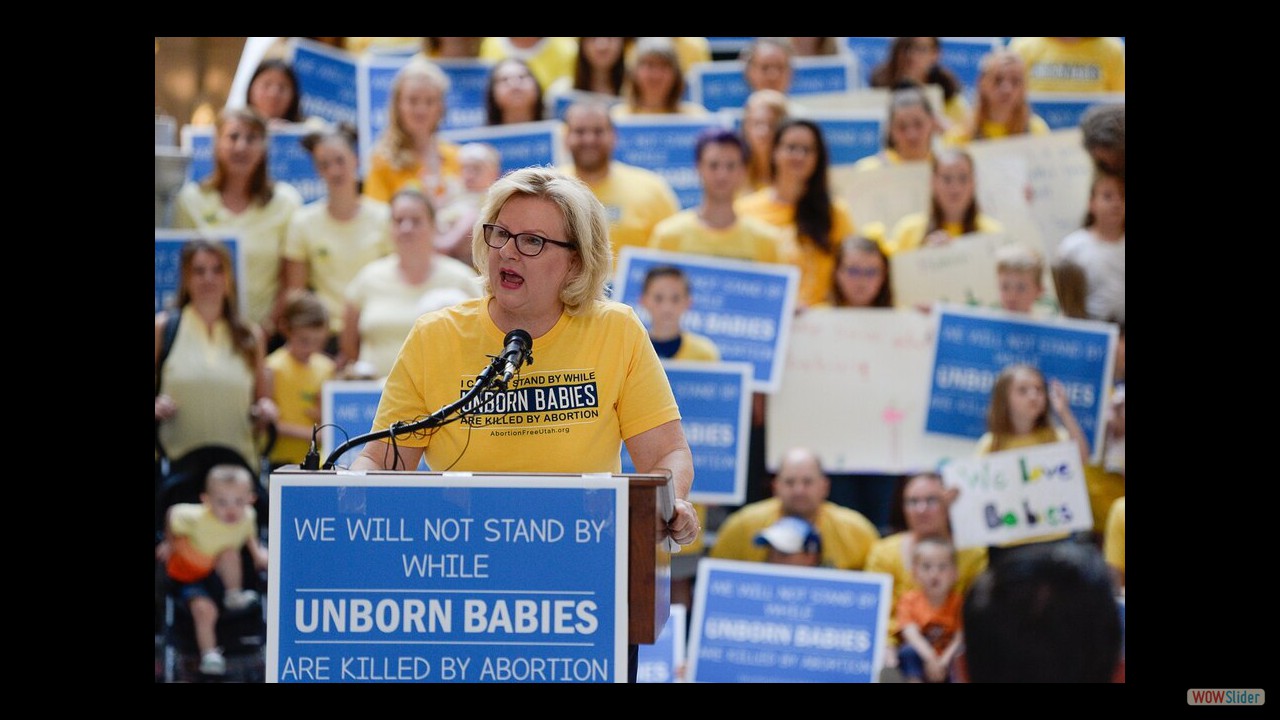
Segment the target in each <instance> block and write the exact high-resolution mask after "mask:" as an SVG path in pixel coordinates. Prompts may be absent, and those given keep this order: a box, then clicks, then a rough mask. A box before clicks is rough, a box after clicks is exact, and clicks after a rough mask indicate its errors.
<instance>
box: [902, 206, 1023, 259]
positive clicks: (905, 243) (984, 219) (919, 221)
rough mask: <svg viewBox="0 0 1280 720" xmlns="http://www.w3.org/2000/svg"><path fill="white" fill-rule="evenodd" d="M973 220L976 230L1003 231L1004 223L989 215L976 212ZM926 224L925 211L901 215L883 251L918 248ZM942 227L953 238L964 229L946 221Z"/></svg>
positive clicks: (987, 231) (904, 250)
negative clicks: (976, 215) (976, 214)
mask: <svg viewBox="0 0 1280 720" xmlns="http://www.w3.org/2000/svg"><path fill="white" fill-rule="evenodd" d="M975 222H976V224H977V226H978V232H984V233H1002V232H1004V225H1001V224H1000V221H999V220H996V219H995V218H993V217H991V216H989V215H986V214H983V213H978V217H977V218H976V219H975ZM928 226H929V216H928V215H926V214H925V213H911V214H910V215H906V216H903V218H902V219H901V220H899V221H898V223H897V224H896V225H894V226H893V233H892V235H891V236H890V240H889V242H887V243H885V244H884V251H885V253H886V254H888V255H893V254H894V253H900V252H906V251H908V250H915V249H916V248H919V247H920V246H922V245H923V244H924V231H925V228H927V227H928ZM942 229H943V230H946V231H947V234H948V235H950V236H951V237H953V238H957V237H960V236H961V235H962V234H964V233H963V230H964V229H963V228H962V227H961V226H960V224H959V223H946V224H944V225H943V226H942Z"/></svg>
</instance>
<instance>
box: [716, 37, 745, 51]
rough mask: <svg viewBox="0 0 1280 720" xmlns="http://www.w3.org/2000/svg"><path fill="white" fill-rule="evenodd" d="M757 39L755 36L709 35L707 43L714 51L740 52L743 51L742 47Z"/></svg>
mask: <svg viewBox="0 0 1280 720" xmlns="http://www.w3.org/2000/svg"><path fill="white" fill-rule="evenodd" d="M752 40H755V38H754V37H709V38H707V45H709V46H710V47H711V52H713V53H738V52H742V48H744V47H746V46H747V45H749V44H751V41H752Z"/></svg>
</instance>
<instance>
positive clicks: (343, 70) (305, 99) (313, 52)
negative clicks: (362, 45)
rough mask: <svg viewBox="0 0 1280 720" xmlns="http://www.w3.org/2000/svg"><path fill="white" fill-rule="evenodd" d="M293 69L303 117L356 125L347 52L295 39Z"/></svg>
mask: <svg viewBox="0 0 1280 720" xmlns="http://www.w3.org/2000/svg"><path fill="white" fill-rule="evenodd" d="M296 43H297V44H296V46H295V48H294V51H293V72H294V74H295V75H297V76H298V86H299V88H298V92H299V107H300V109H301V111H302V116H303V117H304V118H310V117H317V118H322V119H324V120H328V121H329V122H331V123H335V124H336V123H342V122H345V123H350V124H351V125H352V126H353V127H355V126H356V110H357V108H358V106H359V102H358V101H357V99H356V61H355V58H354V57H353V56H352V55H351V54H350V53H348V52H346V51H343V50H337V49H335V48H332V47H329V46H328V45H325V44H323V43H318V42H314V41H311V40H307V39H305V38H299V39H298V40H297V41H296Z"/></svg>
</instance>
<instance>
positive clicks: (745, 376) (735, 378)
mask: <svg viewBox="0 0 1280 720" xmlns="http://www.w3.org/2000/svg"><path fill="white" fill-rule="evenodd" d="M662 366H663V368H665V369H666V371H667V380H668V381H669V382H670V383H671V392H672V394H673V395H675V398H676V405H677V406H679V408H680V424H681V425H682V426H683V427H684V436H685V439H687V440H688V441H689V449H690V450H691V451H692V452H693V474H694V477H695V478H696V480H695V481H694V483H693V488H692V489H691V490H690V491H689V500H690V501H692V502H698V503H710V504H712V505H741V504H742V503H743V502H745V501H746V499H747V446H748V444H749V442H750V434H751V373H752V368H751V365H749V364H747V363H740V362H739V363H726V362H719V363H708V362H692V361H681V360H664V361H663V362H662ZM635 471H636V466H635V463H633V462H632V461H631V454H630V453H628V452H627V446H626V444H625V443H624V444H623V446H622V472H624V473H633V472H635Z"/></svg>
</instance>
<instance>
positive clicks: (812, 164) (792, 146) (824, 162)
mask: <svg viewBox="0 0 1280 720" xmlns="http://www.w3.org/2000/svg"><path fill="white" fill-rule="evenodd" d="M829 163H830V159H829V156H828V154H827V144H826V141H825V140H823V137H822V129H821V128H820V127H819V126H818V125H817V123H815V122H813V121H812V120H804V119H800V118H789V119H787V120H784V121H783V122H782V124H781V125H779V126H778V131H777V133H776V134H775V135H774V142H773V181H772V182H771V183H770V184H769V186H768V187H766V188H763V189H761V190H757V191H756V192H753V193H751V194H749V195H744V196H742V197H740V198H738V200H737V201H736V202H735V203H734V210H736V211H737V212H738V213H739V214H740V215H744V216H746V217H754V218H757V219H760V220H763V221H765V222H767V223H769V224H770V225H773V226H774V227H777V228H780V229H782V230H783V232H784V235H785V237H784V242H783V244H782V248H783V252H782V253H781V254H782V256H783V259H784V260H785V261H787V262H791V263H792V264H794V265H796V266H798V267H799V268H800V291H799V293H798V296H797V298H796V300H797V305H798V306H799V307H807V306H810V305H816V304H818V303H820V302H823V301H824V300H826V299H827V293H828V290H829V288H830V286H831V274H832V272H833V271H834V269H835V265H836V253H837V250H838V245H839V242H840V239H841V238H844V237H847V236H849V235H852V234H853V232H854V226H853V216H852V214H851V213H850V211H849V205H848V203H846V202H845V201H844V200H842V199H841V198H839V197H836V196H835V195H833V194H832V193H831V187H830V181H829V179H828V177H827V168H828V165H829Z"/></svg>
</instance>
